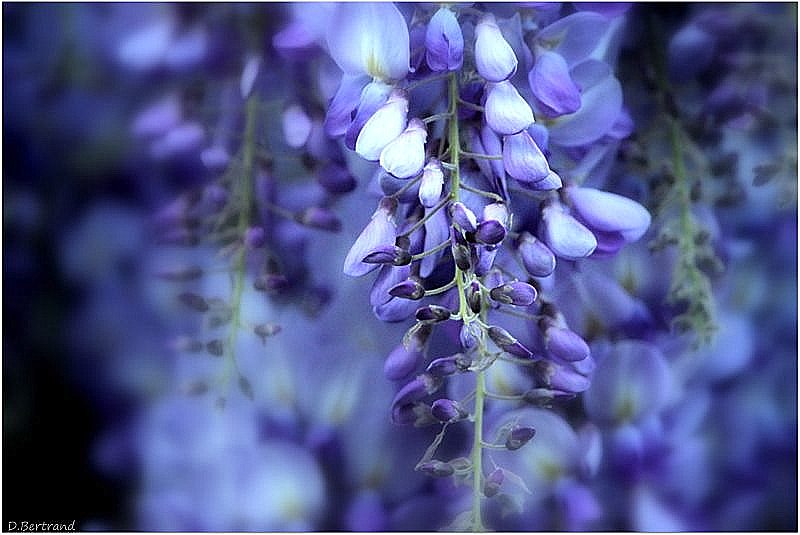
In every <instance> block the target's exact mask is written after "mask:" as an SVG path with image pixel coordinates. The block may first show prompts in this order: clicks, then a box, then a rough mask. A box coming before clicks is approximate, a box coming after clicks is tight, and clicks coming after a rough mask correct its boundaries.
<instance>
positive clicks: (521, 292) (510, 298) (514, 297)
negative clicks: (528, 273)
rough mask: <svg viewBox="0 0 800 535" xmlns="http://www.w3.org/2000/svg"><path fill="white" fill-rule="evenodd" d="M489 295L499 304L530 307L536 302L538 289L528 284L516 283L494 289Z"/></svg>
mask: <svg viewBox="0 0 800 535" xmlns="http://www.w3.org/2000/svg"><path fill="white" fill-rule="evenodd" d="M489 295H490V296H491V298H492V299H494V300H495V301H497V302H498V303H503V304H506V305H516V306H529V305H531V304H533V302H534V301H535V300H536V288H534V287H533V286H531V285H530V284H528V283H525V282H519V281H516V282H511V283H508V284H503V285H502V286H497V287H496V288H492V290H491V291H490V292H489Z"/></svg>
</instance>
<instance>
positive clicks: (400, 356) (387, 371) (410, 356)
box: [383, 343, 422, 381]
mask: <svg viewBox="0 0 800 535" xmlns="http://www.w3.org/2000/svg"><path fill="white" fill-rule="evenodd" d="M421 361H422V347H421V346H419V345H417V344H414V343H412V345H411V347H410V348H406V346H405V345H403V344H399V345H398V346H397V347H395V348H394V349H393V350H392V352H391V353H389V356H387V357H386V361H385V362H384V364H383V375H384V376H385V377H386V378H387V379H389V380H390V381H399V380H401V379H405V378H406V377H408V376H409V375H411V373H412V372H413V371H414V370H415V369H416V368H417V365H418V364H419V363H420V362H421Z"/></svg>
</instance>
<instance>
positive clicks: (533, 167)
mask: <svg viewBox="0 0 800 535" xmlns="http://www.w3.org/2000/svg"><path fill="white" fill-rule="evenodd" d="M503 166H504V167H505V169H506V171H507V172H508V174H509V175H511V177H512V178H515V179H516V180H517V181H519V182H520V183H521V184H523V185H525V186H528V187H534V186H535V185H536V183H538V182H540V181H542V180H544V179H545V178H547V175H549V174H550V166H549V165H548V163H547V159H546V158H545V157H544V154H542V151H541V150H539V147H537V146H536V143H534V142H533V139H532V138H531V136H530V134H528V132H526V131H522V132H520V133H518V134H514V135H512V136H505V137H504V138H503Z"/></svg>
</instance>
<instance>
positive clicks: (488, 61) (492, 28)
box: [475, 13, 517, 82]
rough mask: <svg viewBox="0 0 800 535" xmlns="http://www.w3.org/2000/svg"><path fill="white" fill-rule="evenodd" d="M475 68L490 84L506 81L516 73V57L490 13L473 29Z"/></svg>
mask: <svg viewBox="0 0 800 535" xmlns="http://www.w3.org/2000/svg"><path fill="white" fill-rule="evenodd" d="M475 66H476V67H477V69H478V73H479V74H480V75H481V76H483V77H484V78H485V79H486V80H488V81H490V82H502V81H503V80H508V79H509V78H511V77H512V76H513V75H514V73H515V72H517V56H516V55H515V54H514V50H513V49H512V48H511V45H509V44H508V42H507V41H506V40H505V38H504V37H503V34H502V33H501V32H500V28H499V27H498V26H497V22H496V21H495V18H494V15H492V14H490V13H489V14H487V15H486V16H485V17H484V18H483V19H481V21H480V22H479V23H478V25H477V26H476V27H475Z"/></svg>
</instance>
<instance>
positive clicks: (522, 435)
mask: <svg viewBox="0 0 800 535" xmlns="http://www.w3.org/2000/svg"><path fill="white" fill-rule="evenodd" d="M535 434H536V429H534V428H533V427H515V428H514V429H512V430H511V432H510V433H509V434H508V437H507V438H506V448H507V449H509V450H511V451H514V450H518V449H520V448H521V447H522V446H524V445H525V444H527V443H528V442H529V441H530V440H531V439H532V438H533V436H534V435H535Z"/></svg>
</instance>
